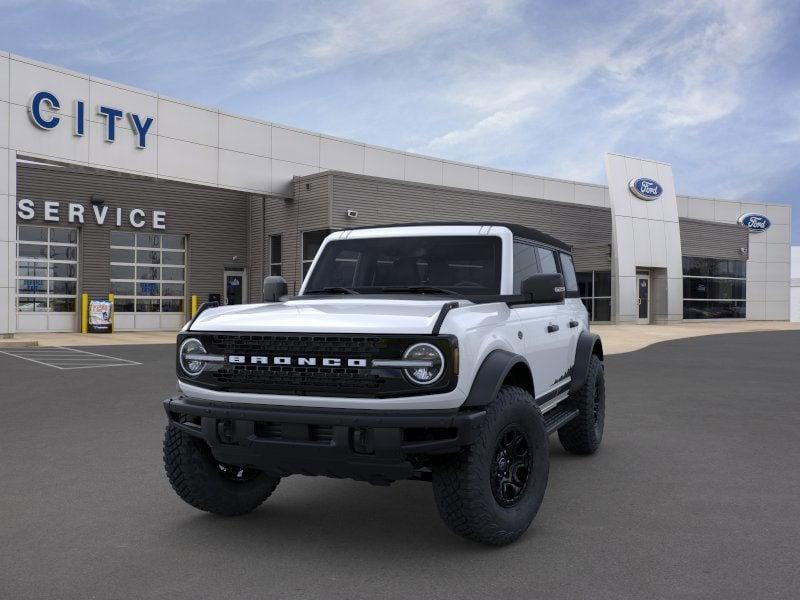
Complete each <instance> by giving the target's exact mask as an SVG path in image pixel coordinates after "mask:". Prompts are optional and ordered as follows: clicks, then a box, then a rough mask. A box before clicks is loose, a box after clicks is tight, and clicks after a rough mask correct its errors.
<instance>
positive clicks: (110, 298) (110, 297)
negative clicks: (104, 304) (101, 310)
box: [108, 294, 117, 333]
mask: <svg viewBox="0 0 800 600" xmlns="http://www.w3.org/2000/svg"><path fill="white" fill-rule="evenodd" d="M108 301H109V302H111V333H114V321H116V320H117V311H116V310H114V294H109V295H108Z"/></svg>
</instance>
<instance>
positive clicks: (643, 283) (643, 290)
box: [636, 275, 650, 325]
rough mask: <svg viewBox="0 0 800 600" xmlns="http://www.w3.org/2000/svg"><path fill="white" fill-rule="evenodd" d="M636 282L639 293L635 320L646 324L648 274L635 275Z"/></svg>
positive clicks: (647, 319)
mask: <svg viewBox="0 0 800 600" xmlns="http://www.w3.org/2000/svg"><path fill="white" fill-rule="evenodd" d="M636 283H637V285H636V289H637V293H638V294H639V297H638V305H639V313H638V315H637V319H636V322H637V323H639V324H643V325H646V324H647V323H649V322H650V276H649V275H637V276H636Z"/></svg>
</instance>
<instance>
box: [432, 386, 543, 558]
mask: <svg viewBox="0 0 800 600" xmlns="http://www.w3.org/2000/svg"><path fill="white" fill-rule="evenodd" d="M486 412H487V414H486V421H485V422H484V424H483V426H482V428H481V434H480V437H479V438H478V440H477V441H476V442H475V443H474V444H473V445H471V446H469V447H467V448H465V449H463V450H462V451H461V452H460V453H459V454H457V455H455V456H452V457H448V458H446V459H443V460H442V461H441V462H440V463H438V464H437V465H435V467H434V469H433V493H434V497H435V499H436V507H437V508H438V510H439V515H440V516H441V517H442V519H443V520H444V522H445V523H446V524H447V526H448V527H449V528H450V529H451V530H452V531H453V532H455V533H456V534H458V535H461V536H463V537H466V538H469V539H471V540H474V541H476V542H481V543H483V544H491V545H496V546H502V545H504V544H510V543H511V542H513V541H515V540H516V539H517V538H519V537H520V536H521V535H522V534H523V533H525V531H526V530H527V529H528V526H529V525H530V523H531V521H532V520H533V518H534V517H535V516H536V513H537V512H538V511H539V506H540V505H541V503H542V498H543V497H544V492H545V489H546V488H547V477H548V473H549V468H550V459H549V454H548V446H547V432H546V430H545V426H544V420H543V418H542V415H541V413H540V412H539V408H538V407H537V406H536V403H535V402H534V400H533V398H532V397H531V395H530V394H529V393H528V392H526V391H525V390H523V389H521V388H518V387H513V386H504V387H502V388H501V389H500V392H499V393H498V395H497V398H496V399H495V400H494V402H492V403H491V404H489V406H488V407H487V411H486ZM515 439H516V440H517V441H516V442H515V441H513V440H515ZM523 440H524V443H525V445H526V447H527V452H528V460H527V467H525V466H523V467H520V466H519V465H520V464H524V463H526V461H525V460H524V458H525V453H524V452H520V450H521V448H522V441H523ZM509 448H511V451H510V452H509V453H508V456H510V457H511V461H514V462H513V464H516V465H517V467H516V468H514V469H512V470H511V471H503V469H502V468H501V466H502V464H503V463H502V458H503V451H504V450H508V449H509ZM511 461H506V463H505V464H506V466H508V465H509V464H512V462H511ZM520 468H522V469H524V470H527V474H526V477H525V483H524V485H523V486H521V487H520V486H518V485H516V484H518V483H519V481H520V480H521V479H522V478H521V477H520V476H521V475H523V473H522V471H521V470H520ZM502 473H505V474H506V476H505V477H503V476H501V474H502ZM514 474H516V476H517V477H516V483H515V481H514V479H515V477H514ZM502 481H505V482H506V483H505V484H502V485H501V484H499V483H498V482H502ZM515 487H517V488H519V489H518V490H517V494H516V496H517V498H516V500H515V501H512V502H509V501H508V497H509V495H510V496H514V494H513V493H511V494H506V493H505V492H506V491H511V492H513V491H514V490H515Z"/></svg>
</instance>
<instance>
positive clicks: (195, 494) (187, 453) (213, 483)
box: [164, 424, 280, 516]
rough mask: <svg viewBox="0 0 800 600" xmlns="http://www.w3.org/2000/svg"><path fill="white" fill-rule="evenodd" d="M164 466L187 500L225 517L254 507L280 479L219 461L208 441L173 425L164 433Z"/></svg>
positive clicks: (270, 492)
mask: <svg viewBox="0 0 800 600" xmlns="http://www.w3.org/2000/svg"><path fill="white" fill-rule="evenodd" d="M164 468H165V469H166V471H167V477H168V478H169V482H170V484H171V485H172V489H174V490H175V492H177V494H178V496H180V497H181V498H182V499H183V500H184V501H185V502H186V503H188V504H190V505H192V506H194V507H195V508H199V509H200V510H205V511H207V512H210V513H214V514H217V515H225V516H236V515H243V514H245V513H249V512H250V511H252V510H255V509H256V508H258V507H259V506H260V505H261V503H262V502H264V500H266V499H267V498H268V497H269V496H270V494H272V492H273V491H275V488H276V487H277V486H278V483H279V482H280V478H277V477H270V476H268V475H266V474H265V473H263V472H262V471H258V470H255V469H242V468H239V467H235V466H230V465H223V464H220V463H219V462H217V461H216V460H215V459H214V457H213V456H212V454H211V449H210V448H209V447H208V444H206V443H205V442H204V441H203V440H200V439H198V438H196V437H193V436H191V435H189V434H188V433H184V432H183V431H181V430H180V429H178V428H177V427H175V426H174V425H172V424H170V425H168V426H167V430H166V433H165V434H164Z"/></svg>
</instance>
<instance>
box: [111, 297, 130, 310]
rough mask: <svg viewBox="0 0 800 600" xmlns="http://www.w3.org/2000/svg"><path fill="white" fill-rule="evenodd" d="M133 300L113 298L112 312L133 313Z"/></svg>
mask: <svg viewBox="0 0 800 600" xmlns="http://www.w3.org/2000/svg"><path fill="white" fill-rule="evenodd" d="M133 303H134V300H133V298H114V310H115V311H117V312H133Z"/></svg>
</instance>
